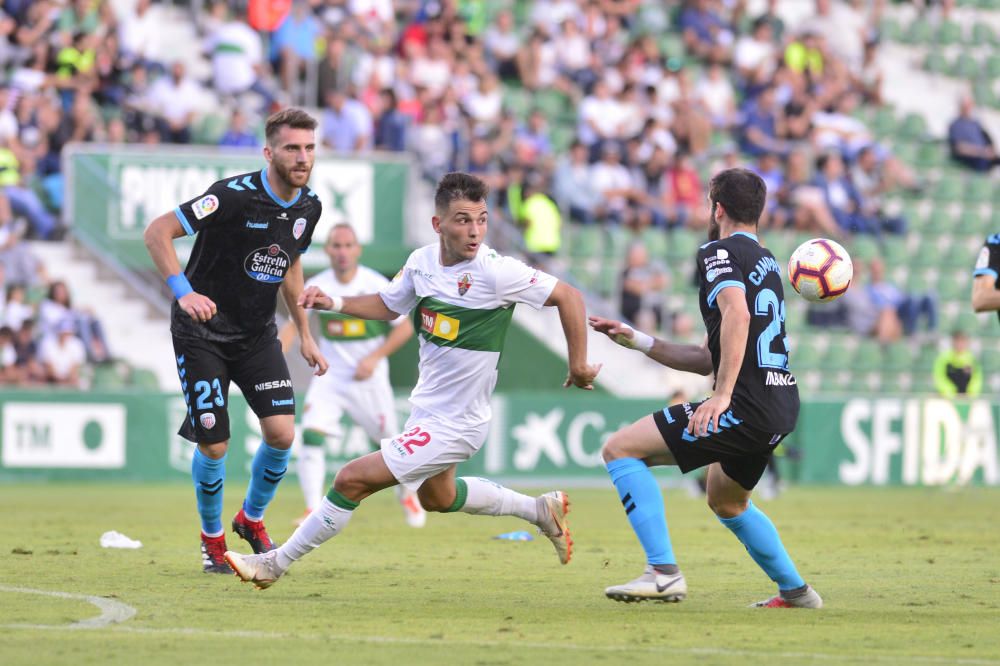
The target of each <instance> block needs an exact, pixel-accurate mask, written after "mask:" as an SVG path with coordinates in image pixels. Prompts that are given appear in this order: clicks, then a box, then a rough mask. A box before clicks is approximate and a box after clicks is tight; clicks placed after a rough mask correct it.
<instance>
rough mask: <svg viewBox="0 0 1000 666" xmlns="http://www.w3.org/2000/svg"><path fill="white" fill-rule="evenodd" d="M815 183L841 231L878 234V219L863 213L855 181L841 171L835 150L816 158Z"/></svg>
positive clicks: (839, 158) (842, 165) (879, 233)
mask: <svg viewBox="0 0 1000 666" xmlns="http://www.w3.org/2000/svg"><path fill="white" fill-rule="evenodd" d="M816 171H817V172H818V173H817V175H816V186H817V187H819V188H820V190H822V192H823V196H824V199H825V201H826V205H827V208H829V210H830V213H831V214H832V215H833V219H834V220H836V221H837V226H839V227H840V229H841V230H842V231H843V232H848V233H859V234H872V235H875V236H881V234H882V225H881V223H880V221H879V220H878V219H877V218H876V217H874V216H871V215H867V214H866V213H865V210H866V207H865V205H864V202H863V201H862V199H861V195H860V194H859V193H858V191H857V189H856V188H855V187H854V184H853V183H851V180H850V178H848V177H847V174H846V173H845V172H844V161H843V160H842V159H841V157H840V154H839V153H837V152H831V153H824V154H823V155H820V156H819V158H817V160H816Z"/></svg>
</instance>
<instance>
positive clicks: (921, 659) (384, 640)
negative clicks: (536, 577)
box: [0, 624, 1000, 666]
mask: <svg viewBox="0 0 1000 666" xmlns="http://www.w3.org/2000/svg"><path fill="white" fill-rule="evenodd" d="M0 628H3V629H45V630H51V629H65V628H66V627H60V626H54V625H23V624H22V625H13V624H8V625H2V626H0ZM107 628H108V629H109V630H110V631H114V632H116V633H129V634H152V635H162V634H174V635H181V636H215V637H219V638H252V639H262V640H276V639H295V640H322V641H336V642H338V643H370V644H376V645H430V646H435V647H441V646H449V645H451V646H456V645H460V646H462V647H488V648H498V647H499V648H528V649H537V650H552V649H556V650H571V651H574V652H611V653H639V652H641V653H647V654H663V655H689V656H707V657H749V658H759V659H764V658H778V659H791V660H798V661H803V660H813V661H829V662H834V663H838V662H839V663H861V664H870V663H893V664H895V663H899V662H900V661H901V660H902V661H905V662H907V663H915V664H960V665H961V666H1000V661H998V660H995V659H977V658H962V657H936V656H930V655H905V654H895V655H878V654H865V655H856V656H848V655H840V654H829V653H823V652H766V651H763V650H756V651H755V650H731V649H728V648H709V647H690V648H682V647H671V646H668V645H662V646H642V647H638V646H628V645H577V644H572V643H538V642H530V641H529V642H523V641H520V642H517V643H511V642H503V641H463V640H452V639H448V640H445V639H440V638H438V639H434V638H404V637H395V636H358V635H354V634H351V635H347V634H344V635H340V634H304V633H299V632H295V633H283V632H264V631H246V630H240V629H200V628H197V627H174V628H169V627H136V626H135V625H127V626H125V625H117V626H109V627H107Z"/></svg>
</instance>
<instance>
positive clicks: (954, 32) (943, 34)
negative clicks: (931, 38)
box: [935, 21, 962, 46]
mask: <svg viewBox="0 0 1000 666" xmlns="http://www.w3.org/2000/svg"><path fill="white" fill-rule="evenodd" d="M935 37H936V39H937V42H938V44H941V45H942V46H951V45H952V44H958V43H959V42H961V41H962V26H960V25H959V24H958V23H955V22H954V21H945V22H944V23H942V24H941V26H940V27H939V28H938V30H937V35H936V36H935Z"/></svg>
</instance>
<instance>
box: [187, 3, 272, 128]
mask: <svg viewBox="0 0 1000 666" xmlns="http://www.w3.org/2000/svg"><path fill="white" fill-rule="evenodd" d="M212 16H213V18H214V19H215V22H216V26H215V27H214V29H213V30H212V31H211V33H210V34H209V36H208V39H206V40H205V45H204V49H205V52H206V53H208V54H210V56H211V58H212V87H213V89H214V90H215V92H217V93H219V94H220V95H223V96H225V97H233V96H237V95H242V94H243V93H245V92H247V91H253V92H255V93H257V94H258V95H260V97H261V101H262V106H261V109H262V110H267V109H270V107H271V105H272V104H274V100H275V97H274V93H273V92H272V91H271V89H270V88H269V87H268V86H267V85H266V84H265V83H264V76H265V75H266V73H267V72H266V70H265V68H264V47H263V44H262V43H261V39H260V35H259V34H258V33H257V31H256V30H254V29H253V28H251V27H250V26H249V25H247V23H246V22H245V21H243V20H242V19H241V18H238V17H236V16H233V15H232V14H231V13H230V12H229V9H228V7H227V6H226V4H225V3H224V2H217V3H215V4H214V5H213V6H212ZM286 23H287V21H286ZM224 145H229V144H224ZM253 145H256V144H253Z"/></svg>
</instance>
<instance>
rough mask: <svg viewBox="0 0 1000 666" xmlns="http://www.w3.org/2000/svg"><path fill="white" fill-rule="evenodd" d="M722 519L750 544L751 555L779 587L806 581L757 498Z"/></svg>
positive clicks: (739, 537)
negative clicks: (759, 506)
mask: <svg viewBox="0 0 1000 666" xmlns="http://www.w3.org/2000/svg"><path fill="white" fill-rule="evenodd" d="M719 521H720V522H721V523H722V524H723V525H725V526H726V527H728V528H729V529H730V530H732V532H733V534H735V535H736V538H737V539H739V540H740V541H741V542H742V543H743V545H744V546H746V549H747V552H748V553H750V557H752V558H753V561H754V562H756V563H757V566H759V567H760V568H761V569H763V570H764V573H766V574H767V575H768V576H770V577H771V580H773V581H774V582H775V583H777V584H778V589H779V590H794V589H795V588H798V587H802V586H803V585H805V584H806V583H805V581H804V580H802V576H800V575H799V572H798V571H796V570H795V565H794V564H792V558H790V557H789V556H788V553H787V552H786V551H785V546H784V544H782V543H781V537H780V536H778V530H777V529H775V527H774V523H772V522H771V519H770V518H768V517H767V515H765V514H764V512H763V511H761V510H760V509H758V508H757V507H756V506H754V504H753V502H750V503H749V505H748V506H747V510H746V511H744V512H743V513H741V514H740V515H738V516H736V517H735V518H719Z"/></svg>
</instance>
